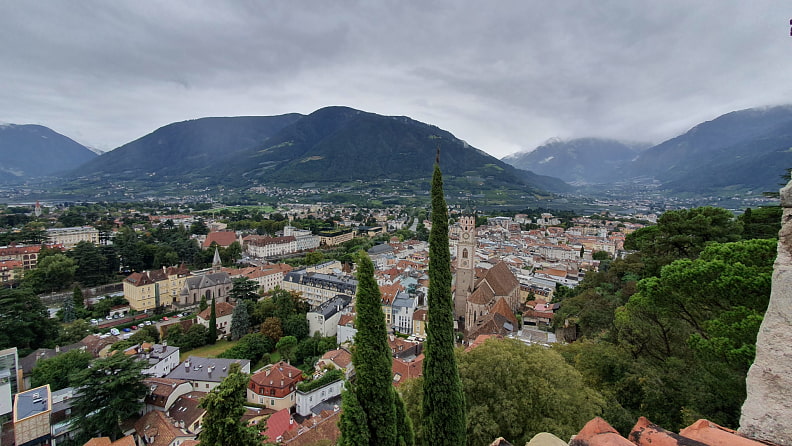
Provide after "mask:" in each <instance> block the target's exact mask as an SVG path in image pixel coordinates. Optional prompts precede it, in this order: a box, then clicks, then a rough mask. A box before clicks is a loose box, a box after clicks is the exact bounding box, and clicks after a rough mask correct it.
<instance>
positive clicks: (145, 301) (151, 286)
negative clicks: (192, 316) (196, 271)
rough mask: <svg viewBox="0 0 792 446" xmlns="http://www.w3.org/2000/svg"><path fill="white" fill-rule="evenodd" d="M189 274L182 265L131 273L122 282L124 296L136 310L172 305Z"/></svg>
mask: <svg viewBox="0 0 792 446" xmlns="http://www.w3.org/2000/svg"><path fill="white" fill-rule="evenodd" d="M189 276H190V270H188V269H187V268H185V267H184V266H178V267H177V266H170V267H167V268H166V267H164V266H163V267H162V269H161V270H160V269H155V270H151V271H143V272H142V273H132V274H130V275H129V276H127V278H126V279H124V281H123V282H122V283H123V284H124V297H125V298H126V300H128V301H129V305H130V306H131V307H132V308H133V309H135V310H137V311H145V310H150V309H153V308H155V307H158V306H160V305H168V306H170V305H173V304H174V303H176V302H177V299H178V296H179V292H180V291H181V290H182V289H183V288H184V283H185V281H186V280H187V278H188V277H189Z"/></svg>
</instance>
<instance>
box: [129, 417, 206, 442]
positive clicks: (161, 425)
mask: <svg viewBox="0 0 792 446" xmlns="http://www.w3.org/2000/svg"><path fill="white" fill-rule="evenodd" d="M135 433H136V434H137V436H138V438H140V439H141V440H142V444H145V445H151V446H178V445H180V444H182V443H183V442H185V441H188V440H193V439H194V438H195V435H194V434H190V433H188V432H187V431H186V430H185V429H183V428H182V427H181V426H180V425H179V423H178V422H177V421H175V420H174V419H173V418H170V417H169V416H168V415H167V414H165V412H160V411H159V410H155V411H152V412H148V413H146V414H144V415H143V416H142V417H140V419H139V420H137V422H135Z"/></svg>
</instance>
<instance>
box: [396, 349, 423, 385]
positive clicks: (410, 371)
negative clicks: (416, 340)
mask: <svg viewBox="0 0 792 446" xmlns="http://www.w3.org/2000/svg"><path fill="white" fill-rule="evenodd" d="M423 361H424V355H423V354H421V355H418V356H417V357H415V358H413V359H401V358H393V362H392V363H391V372H392V373H393V385H394V386H399V385H401V383H403V382H404V381H406V380H408V379H410V378H417V377H419V376H422V375H423Z"/></svg>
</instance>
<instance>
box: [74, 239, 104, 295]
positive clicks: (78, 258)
mask: <svg viewBox="0 0 792 446" xmlns="http://www.w3.org/2000/svg"><path fill="white" fill-rule="evenodd" d="M67 255H68V256H69V257H70V258H71V259H72V260H74V262H75V264H76V265H77V269H76V271H75V274H74V278H75V280H77V281H78V282H80V283H81V284H83V286H87V287H92V286H96V285H101V284H103V283H105V282H106V281H107V277H106V276H105V274H104V267H103V265H105V264H106V263H107V259H106V258H105V257H104V256H103V255H102V252H101V250H100V249H99V248H98V247H97V246H96V245H94V244H93V243H91V242H86V241H82V242H80V243H78V244H77V246H75V247H74V249H72V250H71V251H68V253H67Z"/></svg>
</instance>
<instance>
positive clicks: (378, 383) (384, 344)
mask: <svg viewBox="0 0 792 446" xmlns="http://www.w3.org/2000/svg"><path fill="white" fill-rule="evenodd" d="M357 280H358V286H357V297H356V304H355V310H356V311H357V320H356V325H357V329H358V332H357V334H356V335H355V347H354V350H352V363H353V364H354V365H355V382H354V383H349V384H347V387H348V388H347V389H346V390H345V391H344V392H345V393H346V395H344V396H343V397H342V404H343V405H344V413H343V414H342V419H341V423H340V424H339V427H340V429H341V442H340V444H342V445H360V444H370V445H377V446H380V445H383V446H396V445H397V438H399V437H405V435H401V434H400V432H399V431H400V428H401V426H399V428H397V423H398V422H399V420H397V418H396V415H397V414H396V403H395V399H396V398H398V395H397V394H396V392H394V391H393V385H392V378H391V361H392V359H391V351H390V348H389V347H388V339H387V336H388V332H387V330H386V328H385V314H383V312H382V306H381V305H382V295H381V293H380V290H379V286H377V281H376V280H375V279H374V264H373V263H372V262H371V259H370V258H369V257H368V255H366V253H364V252H361V253H360V254H359V256H358V273H357ZM362 420H365V423H366V427H367V429H366V430H367V435H365V434H366V433H365V432H363V430H362V429H361V426H359V425H357V424H358V423H359V422H360V421H362ZM403 421H404V420H402V422H403ZM366 436H367V437H368V439H366Z"/></svg>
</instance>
